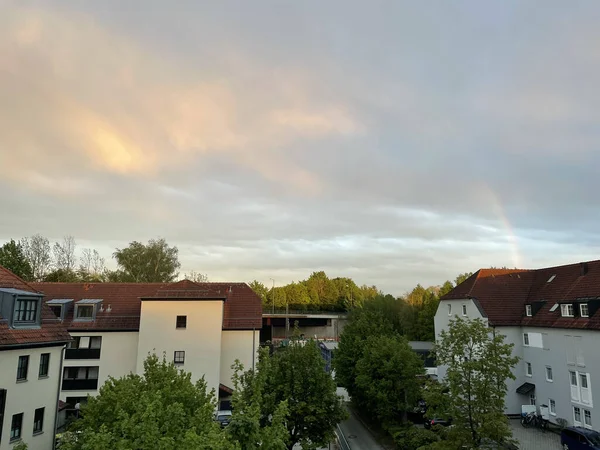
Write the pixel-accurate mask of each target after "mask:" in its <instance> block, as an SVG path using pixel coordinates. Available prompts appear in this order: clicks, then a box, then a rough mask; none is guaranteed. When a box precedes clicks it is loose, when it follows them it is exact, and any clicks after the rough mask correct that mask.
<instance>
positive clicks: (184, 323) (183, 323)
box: [175, 316, 187, 329]
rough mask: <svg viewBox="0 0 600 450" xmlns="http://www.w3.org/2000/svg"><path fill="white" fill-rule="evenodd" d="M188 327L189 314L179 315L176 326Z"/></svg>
mask: <svg viewBox="0 0 600 450" xmlns="http://www.w3.org/2000/svg"><path fill="white" fill-rule="evenodd" d="M186 327H187V316H177V320H176V321H175V328H183V329H185V328H186Z"/></svg>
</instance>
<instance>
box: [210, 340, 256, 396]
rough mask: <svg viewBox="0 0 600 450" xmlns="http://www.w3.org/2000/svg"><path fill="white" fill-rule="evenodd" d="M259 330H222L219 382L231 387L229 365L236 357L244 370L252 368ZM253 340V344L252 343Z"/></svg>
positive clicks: (231, 370) (231, 372)
mask: <svg viewBox="0 0 600 450" xmlns="http://www.w3.org/2000/svg"><path fill="white" fill-rule="evenodd" d="M259 337H260V330H255V331H252V330H224V331H223V332H222V334H221V373H220V382H221V383H222V384H224V385H225V386H227V387H229V388H231V389H233V382H232V381H231V377H232V375H233V369H231V365H232V364H233V363H234V362H235V360H236V359H238V360H239V361H240V362H241V363H242V364H243V365H244V370H249V369H252V360H253V359H254V361H255V362H256V355H257V352H258V347H259V344H260V342H259V340H260V339H259ZM253 342H254V344H253Z"/></svg>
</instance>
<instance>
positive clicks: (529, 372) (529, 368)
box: [525, 362, 533, 377]
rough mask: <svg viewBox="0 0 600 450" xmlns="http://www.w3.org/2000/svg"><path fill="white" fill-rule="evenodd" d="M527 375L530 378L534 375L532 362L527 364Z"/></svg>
mask: <svg viewBox="0 0 600 450" xmlns="http://www.w3.org/2000/svg"><path fill="white" fill-rule="evenodd" d="M525 375H527V376H528V377H530V376H532V375H533V370H532V369H531V363H530V362H526V363H525Z"/></svg>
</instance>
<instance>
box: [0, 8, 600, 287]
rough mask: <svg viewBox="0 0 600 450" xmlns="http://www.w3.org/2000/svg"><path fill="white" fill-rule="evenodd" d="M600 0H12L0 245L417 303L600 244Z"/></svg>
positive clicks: (4, 74)
mask: <svg viewBox="0 0 600 450" xmlns="http://www.w3.org/2000/svg"><path fill="white" fill-rule="evenodd" d="M599 22H600V3H598V2H597V1H596V0H589V1H585V0H581V1H576V2H568V3H566V2H564V1H554V0H546V1H544V2H539V1H527V0H515V1H510V0H505V1H502V2H492V1H481V0H473V1H466V0H465V1H460V2H448V1H445V0H438V1H428V2H414V1H411V2H409V1H400V0H392V1H375V0H373V1H369V2H365V1H354V0H344V1H335V0H332V1H327V2H323V1H316V0H315V1H312V0H304V1H302V2H286V1H281V0H279V1H268V0H259V1H247V0H244V1H241V0H240V1H227V0H220V1H218V2H217V1H211V2H208V1H178V2H175V3H173V2H164V1H160V2H159V1H154V0H145V1H128V2H122V1H117V0H104V1H102V2H98V1H79V2H64V1H53V0H44V1H37V2H36V1H23V0H19V1H11V0H0V100H1V101H0V174H1V176H0V211H2V219H1V220H0V242H3V241H5V240H8V239H11V238H14V239H18V238H21V237H23V236H29V235H32V234H35V233H40V234H42V235H44V236H47V237H48V238H49V239H51V240H60V239H61V238H62V237H63V236H65V235H72V236H74V237H75V238H76V240H77V243H78V246H79V248H84V247H91V248H96V249H98V250H99V251H100V253H101V254H102V255H103V256H104V257H105V258H106V259H107V265H108V266H109V267H114V265H115V262H114V260H112V259H111V255H112V252H113V251H114V249H115V248H122V247H125V246H127V244H128V243H129V242H131V241H133V240H138V241H146V240H148V239H152V238H157V237H164V238H165V239H166V240H167V241H168V242H169V244H171V245H176V246H177V247H178V248H179V253H180V261H181V263H182V267H181V271H182V273H183V272H186V271H190V270H195V271H199V272H202V273H206V274H207V275H208V277H209V279H210V280H213V281H222V280H231V281H238V280H239V281H251V280H253V279H258V280H260V281H263V282H266V283H268V284H269V285H270V284H271V281H270V279H271V278H272V279H274V280H275V282H276V285H282V284H287V283H289V282H291V281H292V280H300V279H304V278H306V277H308V276H309V275H310V273H311V272H313V271H317V270H324V271H326V272H327V273H328V274H329V275H330V276H332V277H334V276H349V277H352V278H353V279H354V280H355V281H356V282H357V283H359V284H363V283H364V284H369V285H372V284H375V285H377V286H378V287H379V288H381V289H383V290H384V291H386V292H389V293H392V294H396V295H400V294H402V293H403V292H406V291H407V290H410V289H411V288H412V287H414V286H415V285H416V284H417V283H421V284H423V285H426V286H428V285H438V284H442V283H443V282H444V281H445V280H447V279H453V278H454V277H455V276H456V275H457V274H459V273H461V272H465V271H475V270H477V269H478V268H480V267H490V266H497V267H501V266H507V267H520V268H537V267H545V266H551V265H559V264H567V263H573V262H578V261H583V260H592V259H598V258H599V255H600V243H599V242H600V240H599V238H600V236H599V234H600V230H599V229H598V226H597V224H598V221H599V219H600V200H599V199H600V196H598V192H599V191H600V176H599V175H600V148H599V147H600V107H599V105H600V88H599V87H598V80H599V79H600V27H598V26H597V24H598V23H599Z"/></svg>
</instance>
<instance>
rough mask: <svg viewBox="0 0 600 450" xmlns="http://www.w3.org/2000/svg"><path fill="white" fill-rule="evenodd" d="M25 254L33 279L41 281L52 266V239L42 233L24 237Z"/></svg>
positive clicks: (22, 241) (21, 243)
mask: <svg viewBox="0 0 600 450" xmlns="http://www.w3.org/2000/svg"><path fill="white" fill-rule="evenodd" d="M20 245H21V249H22V250H23V255H25V259H26V260H27V262H28V263H29V265H30V267H31V272H32V280H33V281H41V280H43V278H44V276H45V275H46V274H47V273H48V271H49V270H50V268H51V267H52V254H51V251H50V248H51V247H50V241H49V240H48V238H45V237H44V236H42V235H40V234H36V235H33V236H31V237H27V238H23V239H21V242H20Z"/></svg>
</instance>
